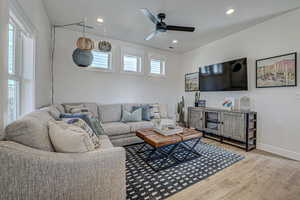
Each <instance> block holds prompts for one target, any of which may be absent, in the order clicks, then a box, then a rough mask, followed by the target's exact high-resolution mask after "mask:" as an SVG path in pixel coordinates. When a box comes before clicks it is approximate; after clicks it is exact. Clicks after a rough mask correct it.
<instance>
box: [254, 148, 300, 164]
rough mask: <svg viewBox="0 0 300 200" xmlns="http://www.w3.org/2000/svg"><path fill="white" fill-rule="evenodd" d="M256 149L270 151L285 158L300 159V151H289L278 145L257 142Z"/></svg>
mask: <svg viewBox="0 0 300 200" xmlns="http://www.w3.org/2000/svg"><path fill="white" fill-rule="evenodd" d="M257 149H260V150H263V151H267V152H270V153H274V154H277V155H280V156H283V157H286V158H290V159H293V160H298V161H300V153H297V152H294V151H290V150H287V149H283V148H280V147H275V146H272V145H269V144H257Z"/></svg>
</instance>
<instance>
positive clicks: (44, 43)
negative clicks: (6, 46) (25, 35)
mask: <svg viewBox="0 0 300 200" xmlns="http://www.w3.org/2000/svg"><path fill="white" fill-rule="evenodd" d="M16 1H17V2H18V3H19V4H20V6H21V7H22V9H23V11H24V13H25V14H26V15H27V17H28V18H29V20H30V21H31V23H32V24H33V25H34V27H35V29H36V30H37V38H36V39H37V41H36V63H35V65H36V68H35V77H36V82H35V93H36V94H35V96H36V98H35V104H36V107H37V108H38V107H41V106H42V105H47V104H49V103H50V101H51V98H50V95H51V93H50V91H51V77H50V64H51V56H50V55H51V23H50V21H49V18H48V15H47V12H46V9H45V7H44V3H43V1H42V0H16Z"/></svg>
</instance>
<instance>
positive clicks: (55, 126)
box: [48, 120, 100, 153]
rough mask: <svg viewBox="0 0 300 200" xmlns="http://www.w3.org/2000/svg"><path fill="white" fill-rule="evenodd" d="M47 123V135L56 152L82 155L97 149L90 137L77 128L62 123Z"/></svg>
mask: <svg viewBox="0 0 300 200" xmlns="http://www.w3.org/2000/svg"><path fill="white" fill-rule="evenodd" d="M81 122H84V121H83V120H82V121H81ZM48 123H49V135H50V138H51V141H52V144H53V146H54V148H55V151H56V152H60V153H84V152H88V151H93V150H95V149H96V148H97V146H96V145H95V144H94V143H93V139H92V137H91V135H90V134H89V133H87V132H86V131H85V130H83V129H82V128H80V127H79V126H77V125H73V124H67V123H65V122H64V121H49V122H48ZM99 144H100V142H99Z"/></svg>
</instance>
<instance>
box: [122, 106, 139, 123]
mask: <svg viewBox="0 0 300 200" xmlns="http://www.w3.org/2000/svg"><path fill="white" fill-rule="evenodd" d="M140 121H142V108H139V109H137V110H135V111H133V112H128V111H126V110H123V112H122V122H140Z"/></svg>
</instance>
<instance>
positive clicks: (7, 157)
mask: <svg viewBox="0 0 300 200" xmlns="http://www.w3.org/2000/svg"><path fill="white" fill-rule="evenodd" d="M0 163H1V164H0V199H56V200H60V199H72V200H77V199H78V200H84V199H91V200H93V199H97V200H98V199H103V200H104V199H110V200H123V199H125V198H126V182H125V181H126V180H125V179H126V178H125V173H126V171H125V150H124V149H123V148H119V147H116V148H109V149H104V150H97V151H92V152H87V153H73V154H70V153H69V154H65V153H53V152H46V151H40V150H37V149H33V148H30V147H26V146H24V145H21V144H17V143H14V142H7V141H3V142H0Z"/></svg>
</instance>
